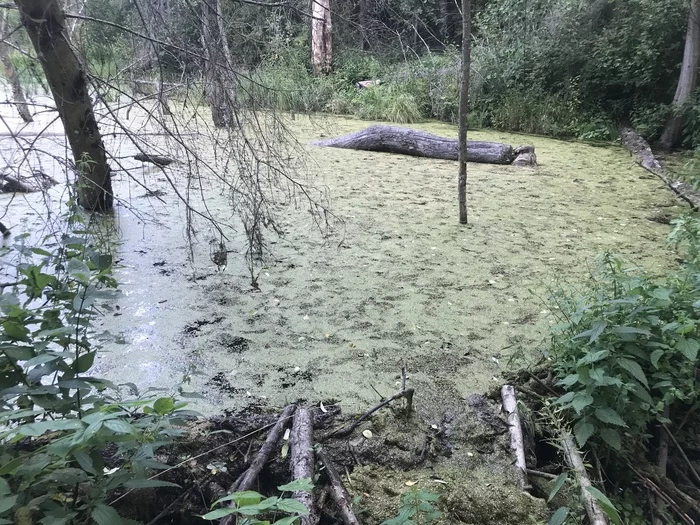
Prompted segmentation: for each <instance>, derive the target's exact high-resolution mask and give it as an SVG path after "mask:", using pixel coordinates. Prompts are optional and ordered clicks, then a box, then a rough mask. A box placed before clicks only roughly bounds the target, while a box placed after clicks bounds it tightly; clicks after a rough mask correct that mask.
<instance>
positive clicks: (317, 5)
mask: <svg viewBox="0 0 700 525" xmlns="http://www.w3.org/2000/svg"><path fill="white" fill-rule="evenodd" d="M311 3H312V10H311V62H312V64H313V66H314V73H316V74H317V75H328V74H329V73H330V72H331V71H332V70H333V24H332V22H331V0H311Z"/></svg>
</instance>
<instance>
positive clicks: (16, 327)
mask: <svg viewBox="0 0 700 525" xmlns="http://www.w3.org/2000/svg"><path fill="white" fill-rule="evenodd" d="M2 327H3V329H4V330H5V334H6V335H7V337H9V338H10V339H14V340H15V341H25V342H30V341H31V339H30V338H29V329H28V328H27V327H26V326H24V325H23V324H21V323H19V322H18V321H15V320H8V321H5V322H4V323H2Z"/></svg>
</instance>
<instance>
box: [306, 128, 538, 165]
mask: <svg viewBox="0 0 700 525" xmlns="http://www.w3.org/2000/svg"><path fill="white" fill-rule="evenodd" d="M312 144H314V145H316V146H327V147H331V148H344V149H357V150H363V151H382V152H386V153H399V154H402V155H413V156H415V157H427V158H431V159H443V160H457V159H458V157H459V143H458V141H457V140H455V139H448V138H445V137H439V136H437V135H432V134H430V133H427V132H425V131H419V130H415V129H410V128H400V127H396V126H384V125H375V126H370V127H368V128H367V129H363V130H362V131H357V132H355V133H350V134H349V135H343V136H342V137H337V138H332V139H325V140H316V141H314V142H312ZM521 150H522V148H518V149H514V148H513V146H511V145H509V144H501V143H498V142H481V141H474V140H470V141H468V142H467V161H468V162H483V163H487V164H513V161H514V160H515V159H516V158H517V157H518V155H519V153H520V152H521ZM525 152H526V153H531V154H532V156H533V157H534V148H533V147H531V146H529V147H527V148H526V150H525ZM530 165H532V163H530Z"/></svg>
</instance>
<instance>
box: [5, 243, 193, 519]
mask: <svg viewBox="0 0 700 525" xmlns="http://www.w3.org/2000/svg"><path fill="white" fill-rule="evenodd" d="M25 239H26V237H22V236H20V237H17V238H16V240H17V241H18V243H17V244H16V245H15V246H14V247H13V248H12V249H7V248H6V249H5V250H4V253H2V254H1V255H2V256H3V257H4V258H6V260H8V259H9V255H10V252H11V251H13V252H15V253H18V254H20V256H21V259H20V262H19V263H18V264H17V265H16V272H17V283H16V284H15V285H14V286H13V287H11V288H8V287H6V288H5V289H4V291H3V293H2V294H0V424H1V425H2V426H1V427H0V502H1V503H0V523H12V522H13V519H14V520H15V521H16V522H18V521H19V520H20V518H21V517H26V518H29V517H30V516H31V519H33V520H35V522H39V521H40V520H41V522H42V523H56V524H58V523H78V524H79V523H98V524H103V523H104V524H107V523H109V524H113V523H114V524H117V523H121V522H122V521H121V518H120V517H119V515H118V514H117V512H116V511H115V510H114V509H113V508H112V507H110V506H109V504H108V494H109V493H111V492H112V491H114V490H116V489H130V488H132V489H136V488H146V487H158V486H172V485H173V484H172V483H167V482H163V481H159V480H157V479H149V478H148V477H147V474H146V472H147V469H153V468H156V469H159V468H165V467H166V466H164V465H161V464H159V463H157V462H156V461H154V454H155V450H156V449H157V448H159V447H161V446H162V445H164V444H166V443H168V442H170V441H171V440H172V438H173V437H174V436H177V435H179V433H180V431H178V430H176V429H174V428H173V424H182V420H181V419H178V416H179V415H181V412H179V410H180V409H181V408H182V407H183V406H184V405H183V404H179V403H177V402H176V401H175V400H174V399H173V398H172V397H162V398H154V397H145V398H139V399H136V400H131V401H125V400H122V399H118V398H117V397H115V395H117V394H113V395H109V394H108V392H109V391H112V392H113V393H118V391H119V387H118V386H117V385H115V384H113V383H110V382H109V381H105V380H103V379H99V378H97V377H94V376H93V375H91V374H90V371H91V369H92V365H93V363H94V361H95V357H96V355H97V351H98V348H96V347H95V346H93V344H92V342H91V340H90V338H89V334H90V330H91V328H92V323H93V320H94V318H95V317H96V315H97V313H96V309H95V305H96V303H97V302H98V301H100V300H103V299H108V298H110V297H112V296H113V294H114V292H113V288H114V287H115V286H116V283H115V281H114V279H113V278H112V277H111V275H110V264H111V259H110V257H108V256H105V255H103V254H101V253H99V252H98V251H96V250H95V249H93V248H91V247H90V246H89V245H88V242H87V239H86V237H85V236H83V235H64V236H63V237H62V239H61V243H60V245H59V247H58V248H56V249H55V251H54V252H48V251H46V250H44V249H41V248H29V247H27V246H25V245H24V244H23V242H24V240H25ZM129 387H130V388H131V389H132V390H135V388H136V387H135V386H134V385H129ZM108 451H109V452H108ZM109 467H111V468H109ZM31 519H30V521H28V522H31Z"/></svg>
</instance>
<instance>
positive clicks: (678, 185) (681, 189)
mask: <svg viewBox="0 0 700 525" xmlns="http://www.w3.org/2000/svg"><path fill="white" fill-rule="evenodd" d="M620 135H621V137H622V144H624V146H625V147H626V148H627V150H628V151H629V152H630V154H631V155H632V156H633V157H634V160H635V161H636V162H637V164H639V165H640V166H641V167H642V168H644V169H645V170H647V171H648V172H649V173H651V174H653V175H656V176H657V177H658V178H660V179H661V180H662V181H663V183H664V184H665V185H666V186H667V187H668V188H669V189H670V190H671V191H672V192H673V193H675V194H676V195H677V196H678V198H680V199H682V200H684V201H685V202H687V203H688V204H690V206H691V208H692V209H693V210H698V209H700V193H698V192H697V191H696V190H695V189H693V187H692V186H691V185H690V184H688V183H686V182H683V181H679V180H675V179H674V178H673V177H672V176H671V174H669V173H668V171H666V169H665V168H664V167H663V166H662V165H661V163H660V162H659V161H658V160H657V159H656V157H655V156H654V152H653V151H651V147H650V146H649V143H648V142H647V141H646V140H644V139H643V138H642V137H641V136H640V135H639V133H637V132H636V131H635V130H633V129H632V128H628V127H623V128H622V130H621V131H620Z"/></svg>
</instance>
